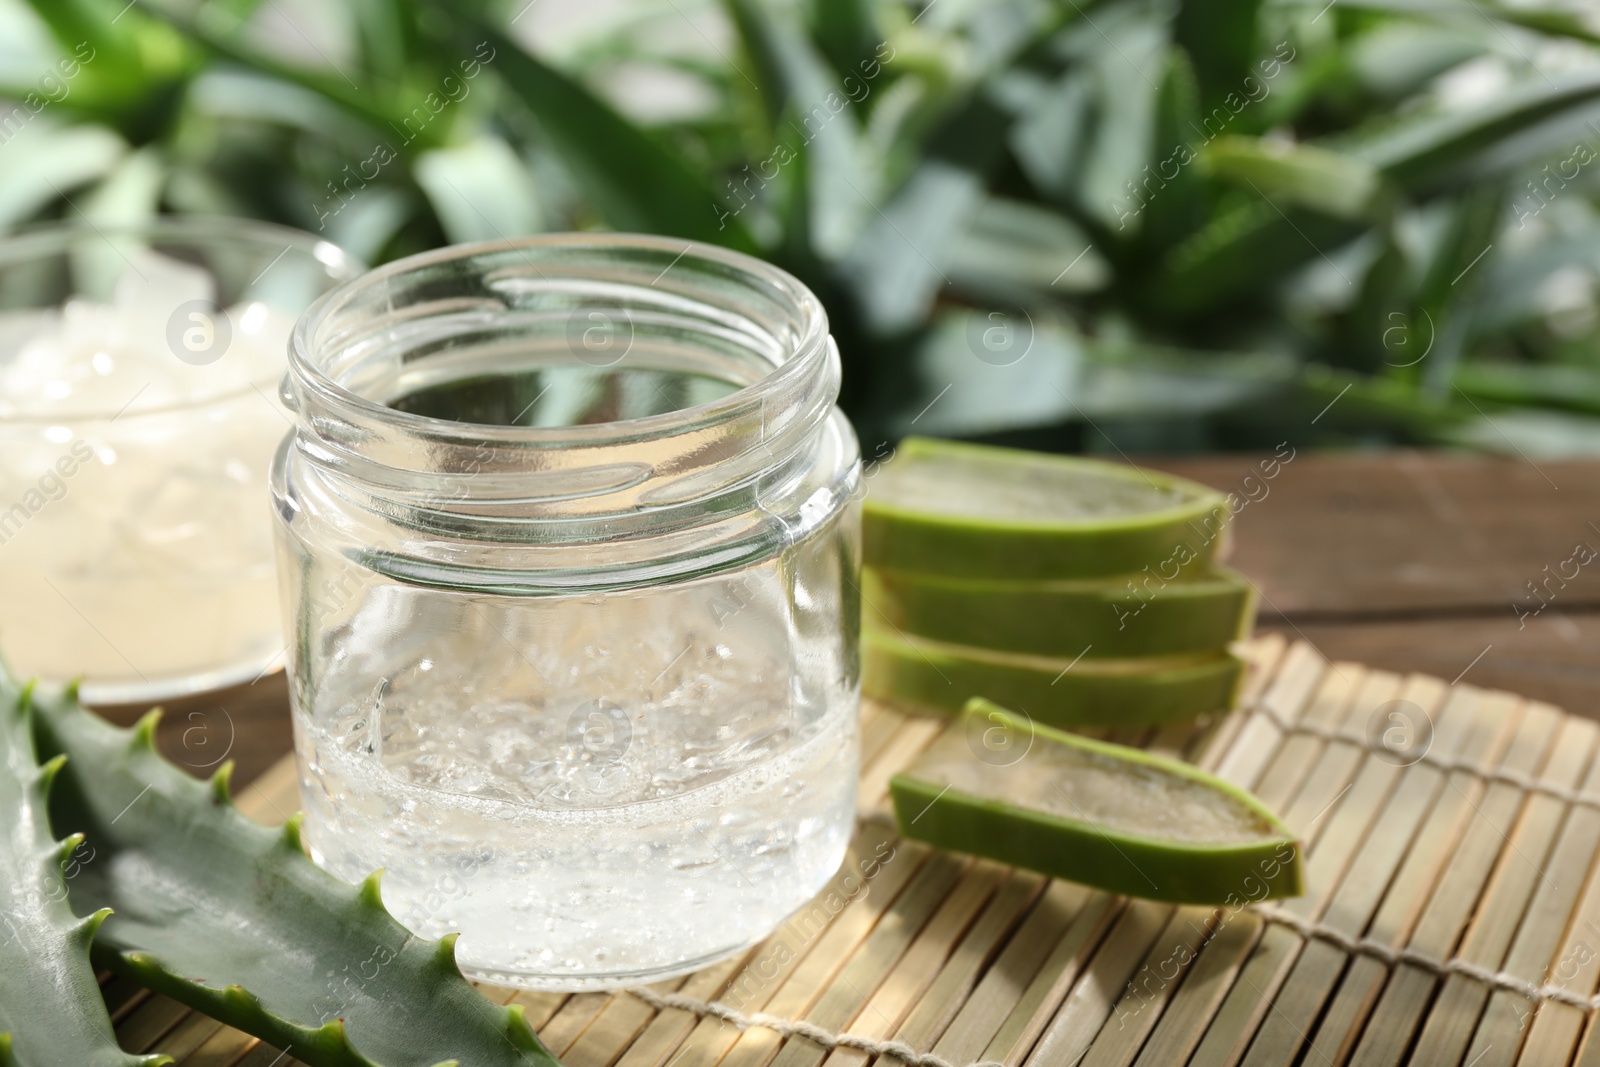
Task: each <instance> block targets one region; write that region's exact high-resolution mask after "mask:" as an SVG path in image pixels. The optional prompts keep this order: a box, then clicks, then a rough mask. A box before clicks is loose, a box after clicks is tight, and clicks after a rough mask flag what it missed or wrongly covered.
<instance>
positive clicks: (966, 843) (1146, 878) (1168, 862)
mask: <svg viewBox="0 0 1600 1067" xmlns="http://www.w3.org/2000/svg"><path fill="white" fill-rule="evenodd" d="M889 791H890V794H891V795H892V796H893V797H894V811H895V819H896V821H897V822H898V823H899V825H900V832H901V834H903V835H904V836H906V837H914V838H917V839H918V840H921V841H926V842H928V843H930V844H933V845H937V846H939V847H940V848H947V849H953V850H955V851H959V852H971V853H975V854H977V855H980V856H987V857H989V858H991V859H995V860H999V861H1001V862H1003V863H1009V864H1012V865H1013V866H1017V867H1026V868H1029V869H1030V870H1035V871H1039V872H1041V873H1043V874H1048V875H1051V876H1053V877H1056V878H1065V879H1068V880H1070V881H1074V882H1082V883H1084V884H1085V885H1092V886H1096V887H1098V888H1100V889H1105V890H1109V891H1111V892H1114V893H1125V894H1127V895H1129V896H1136V897H1149V898H1152V899H1155V900H1169V901H1175V902H1178V903H1187V904H1228V905H1234V906H1240V905H1243V904H1246V903H1249V902H1251V901H1257V900H1265V899H1269V898H1274V897H1287V896H1297V895H1298V894H1300V893H1301V892H1302V891H1303V888H1302V887H1303V876H1302V873H1301V864H1300V847H1299V845H1298V843H1297V842H1296V841H1295V839H1294V835H1293V834H1291V833H1290V832H1289V829H1288V827H1286V826H1284V825H1283V823H1282V822H1280V821H1279V820H1278V818H1277V817H1276V816H1275V815H1273V814H1272V812H1271V811H1269V810H1268V809H1267V807H1266V806H1265V805H1263V804H1262V803H1261V802H1260V801H1259V800H1257V799H1256V798H1255V797H1253V796H1251V795H1250V794H1249V793H1247V792H1245V791H1244V790H1242V789H1239V788H1238V787H1236V786H1233V785H1230V784H1229V783H1227V782H1224V781H1223V780H1222V779H1220V778H1216V777H1214V776H1212V775H1209V774H1207V773H1205V772H1204V771H1202V770H1200V769H1198V768H1196V767H1192V766H1190V765H1189V764H1187V763H1180V762H1178V761H1176V760H1169V759H1164V758H1162V757H1160V756H1153V755H1151V754H1149V753H1147V752H1141V751H1139V750H1138V749H1133V748H1126V747H1124V746H1122V745H1112V744H1107V743H1105V742H1101V741H1091V740H1088V739H1087V738H1082V737H1074V736H1073V735H1071V734H1066V733H1062V732H1060V731H1057V730H1052V729H1050V728H1048V727H1046V726H1041V725H1038V724H1036V723H1034V722H1031V721H1030V720H1029V719H1027V718H1025V717H1023V716H1020V715H1015V714H1013V713H1011V712H1009V711H1006V710H1005V709H1004V708H1001V707H999V706H997V705H995V704H992V703H990V702H988V701H986V700H974V701H972V702H971V703H970V704H969V705H968V706H967V709H966V711H965V712H964V713H963V716H962V721H961V722H960V723H959V724H957V725H956V726H954V727H953V728H952V729H949V730H946V731H945V732H944V734H943V735H941V736H940V738H939V739H938V740H937V741H935V742H934V743H933V745H932V747H930V748H929V749H928V751H927V752H926V753H924V754H923V755H922V757H921V758H920V759H919V760H918V761H917V762H916V763H915V764H914V765H913V766H912V767H911V768H910V769H909V770H907V771H905V772H904V773H902V774H898V775H896V776H895V777H894V779H893V780H892V781H891V782H890V785H889Z"/></svg>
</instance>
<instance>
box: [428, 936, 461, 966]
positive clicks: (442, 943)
mask: <svg viewBox="0 0 1600 1067" xmlns="http://www.w3.org/2000/svg"><path fill="white" fill-rule="evenodd" d="M460 938H461V935H460V934H445V935H444V936H443V937H441V938H439V945H438V947H437V948H435V949H434V950H433V951H434V955H435V957H436V958H437V959H438V961H439V963H440V964H441V965H442V966H444V967H445V968H446V969H447V970H451V971H454V970H456V942H457V941H458V940H460Z"/></svg>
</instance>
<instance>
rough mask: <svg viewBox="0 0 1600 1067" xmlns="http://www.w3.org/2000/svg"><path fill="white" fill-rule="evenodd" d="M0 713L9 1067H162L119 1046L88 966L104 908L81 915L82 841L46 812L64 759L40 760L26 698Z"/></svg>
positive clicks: (2, 932)
mask: <svg viewBox="0 0 1600 1067" xmlns="http://www.w3.org/2000/svg"><path fill="white" fill-rule="evenodd" d="M7 696H8V699H7V700H5V702H4V706H3V707H0V764H3V767H0V812H3V813H4V815H3V817H0V867H3V868H4V869H5V871H6V877H5V878H4V879H3V880H0V1067H44V1065H47V1064H49V1065H53V1064H72V1065H73V1067H156V1065H158V1064H162V1063H170V1062H171V1061H170V1060H169V1059H168V1058H167V1057H166V1056H133V1055H130V1054H128V1053H126V1052H124V1051H122V1049H120V1048H118V1047H117V1039H116V1035H115V1034H113V1033H112V1030H111V1018H110V1016H108V1015H107V1014H106V1006H105V1002H104V1001H102V1000H101V999H100V986H99V983H98V982H96V981H95V975H94V968H93V967H92V966H91V965H90V963H89V944H90V942H91V941H92V940H93V939H94V936H95V931H96V929H98V928H99V927H100V925H101V923H103V922H104V921H105V919H106V915H107V913H106V912H105V911H103V910H102V911H94V912H91V913H90V914H89V915H88V916H87V917H83V918H80V917H78V916H77V915H74V914H73V910H72V907H71V906H70V905H69V904H68V903H67V883H66V879H65V878H64V877H63V875H62V869H63V866H64V865H65V864H66V863H68V862H69V861H71V857H72V856H73V854H74V853H75V852H76V851H77V850H78V848H79V846H80V845H81V843H82V840H83V839H82V837H80V836H78V835H76V834H74V835H70V836H68V837H67V838H65V839H64V840H60V841H58V840H56V838H55V836H54V834H53V833H52V832H51V830H50V823H49V819H48V815H47V811H48V799H49V794H50V790H51V786H52V784H53V782H54V781H55V779H56V778H57V776H58V775H59V774H60V772H61V767H62V764H63V763H64V762H65V760H63V759H61V758H60V757H57V758H55V759H53V760H51V761H49V762H48V763H46V764H45V765H44V766H42V767H41V766H39V764H38V762H37V761H36V760H35V758H34V751H33V737H32V734H31V723H30V720H31V718H32V716H31V712H30V710H29V708H28V705H27V702H26V700H22V701H18V700H16V699H15V697H16V693H15V691H12V692H11V693H9V694H7Z"/></svg>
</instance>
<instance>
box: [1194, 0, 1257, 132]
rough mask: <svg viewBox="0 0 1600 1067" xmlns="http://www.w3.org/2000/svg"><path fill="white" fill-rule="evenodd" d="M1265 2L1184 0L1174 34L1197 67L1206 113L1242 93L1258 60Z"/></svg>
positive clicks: (1254, 0)
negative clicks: (1259, 26)
mask: <svg viewBox="0 0 1600 1067" xmlns="http://www.w3.org/2000/svg"><path fill="white" fill-rule="evenodd" d="M1261 3H1262V0H1184V2H1182V3H1180V4H1179V5H1178V14H1177V17H1176V18H1175V19H1174V20H1173V24H1172V33H1173V37H1174V38H1175V41H1176V43H1177V44H1179V45H1181V46H1182V47H1183V49H1184V51H1186V52H1187V53H1188V54H1189V56H1190V57H1191V58H1192V60H1193V63H1194V72H1195V74H1196V76H1197V77H1198V79H1199V86H1200V94H1201V100H1202V104H1203V106H1204V107H1205V109H1206V110H1207V111H1209V110H1211V109H1212V108H1213V107H1216V106H1217V105H1218V104H1220V103H1222V101H1223V100H1224V99H1225V98H1226V97H1227V95H1228V94H1229V93H1242V92H1243V91H1244V89H1243V87H1244V86H1245V85H1247V84H1248V83H1247V82H1246V79H1247V78H1249V77H1250V75H1252V74H1254V73H1255V71H1254V70H1252V69H1251V65H1252V63H1253V62H1254V61H1255V60H1256V58H1257V48H1258V44H1259V37H1260V34H1259V32H1258V31H1257V25H1256V24H1257V19H1258V17H1259V15H1260V11H1261Z"/></svg>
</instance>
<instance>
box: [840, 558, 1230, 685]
mask: <svg viewBox="0 0 1600 1067" xmlns="http://www.w3.org/2000/svg"><path fill="white" fill-rule="evenodd" d="M861 596H862V599H863V600H864V601H865V602H866V603H868V604H870V605H872V607H871V617H870V619H869V620H868V621H869V623H872V624H880V623H887V624H888V625H889V626H890V627H892V628H893V629H895V630H903V631H905V632H907V633H911V634H915V635H917V636H918V637H926V638H930V639H932V640H935V641H942V642H945V643H948V644H956V645H972V646H975V647H978V648H990V649H999V650H1002V651H1006V652H1017V653H1024V654H1028V655H1036V656H1058V657H1060V656H1064V657H1066V658H1067V659H1069V660H1070V659H1074V658H1076V657H1077V656H1078V655H1079V654H1080V653H1081V654H1082V655H1083V658H1084V660H1085V661H1086V662H1087V661H1089V660H1097V659H1123V658H1128V657H1133V656H1171V655H1182V654H1184V653H1195V652H1211V651H1214V650H1216V649H1219V648H1222V647H1223V646H1225V645H1227V644H1228V642H1230V641H1236V640H1238V639H1240V638H1242V637H1244V636H1245V635H1246V634H1248V633H1249V632H1250V628H1251V625H1252V623H1253V621H1254V616H1255V610H1254V609H1255V590H1254V589H1253V588H1252V587H1251V585H1250V583H1249V582H1247V581H1245V580H1244V578H1243V577H1241V576H1240V575H1239V574H1237V573H1235V572H1233V571H1230V570H1226V569H1224V568H1220V567H1219V568H1215V569H1210V570H1205V571H1202V572H1200V573H1197V574H1192V575H1190V574H1182V573H1179V572H1176V571H1174V572H1172V577H1171V578H1166V577H1163V576H1162V575H1160V574H1158V573H1156V572H1155V571H1154V570H1150V571H1144V572H1140V573H1139V574H1125V575H1119V576H1117V577H1115V578H1092V579H1084V580H1080V581H1071V582H988V581H976V580H968V579H959V578H942V577H936V576H932V575H921V574H902V573H897V572H894V571H883V570H878V569H877V568H873V567H869V568H867V569H865V570H864V571H862V574H861Z"/></svg>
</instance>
